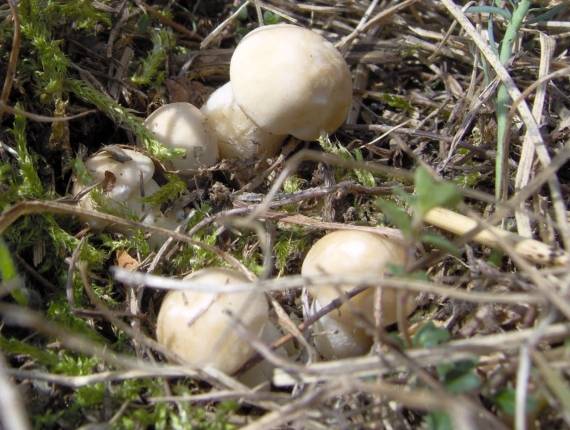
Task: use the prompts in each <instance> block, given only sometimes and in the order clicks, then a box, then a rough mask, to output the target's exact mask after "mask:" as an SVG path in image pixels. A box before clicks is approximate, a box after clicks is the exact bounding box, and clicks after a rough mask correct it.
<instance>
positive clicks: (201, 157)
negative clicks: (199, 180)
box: [144, 102, 218, 170]
mask: <svg viewBox="0 0 570 430" xmlns="http://www.w3.org/2000/svg"><path fill="white" fill-rule="evenodd" d="M144 125H145V127H146V128H148V129H149V130H150V131H152V132H153V133H154V135H155V136H156V138H157V139H158V141H159V142H160V143H162V144H163V145H164V146H166V147H168V148H173V149H184V150H185V151H186V153H185V155H183V156H182V157H177V158H173V159H172V160H170V162H171V164H172V166H173V167H174V169H177V170H186V169H192V170H194V169H199V168H202V167H209V166H212V165H213V164H215V163H216V162H217V161H218V147H217V144H216V141H215V139H214V137H213V136H212V132H211V131H210V130H209V129H208V127H207V125H206V118H205V117H204V115H203V114H202V112H200V109H198V108H197V107H196V106H194V105H191V104H190V103H182V102H180V103H170V104H166V105H164V106H161V107H159V108H158V109H156V110H155V111H154V112H153V113H151V114H150V115H149V116H148V118H147V119H146V120H145V122H144Z"/></svg>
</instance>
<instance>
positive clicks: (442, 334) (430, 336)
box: [413, 321, 451, 348]
mask: <svg viewBox="0 0 570 430" xmlns="http://www.w3.org/2000/svg"><path fill="white" fill-rule="evenodd" d="M450 338H451V336H450V334H449V332H448V331H447V330H446V329H444V328H440V327H437V326H436V325H435V324H434V323H433V321H428V322H427V323H426V324H424V325H423V326H422V328H420V329H419V330H418V331H417V333H416V334H415V336H414V339H413V344H414V346H416V347H420V348H433V347H435V346H437V345H439V344H442V343H445V342H447V341H448V340H449V339H450Z"/></svg>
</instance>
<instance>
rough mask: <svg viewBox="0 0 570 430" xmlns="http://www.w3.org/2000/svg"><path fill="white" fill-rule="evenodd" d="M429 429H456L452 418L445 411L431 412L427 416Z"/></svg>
mask: <svg viewBox="0 0 570 430" xmlns="http://www.w3.org/2000/svg"><path fill="white" fill-rule="evenodd" d="M426 424H427V428H428V430H454V429H453V426H452V425H451V424H452V423H451V418H449V415H447V414H446V413H445V412H439V411H438V412H430V413H429V414H428V415H427V416H426Z"/></svg>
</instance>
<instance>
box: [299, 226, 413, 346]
mask: <svg viewBox="0 0 570 430" xmlns="http://www.w3.org/2000/svg"><path fill="white" fill-rule="evenodd" d="M405 262H406V252H405V249H404V248H403V247H402V246H400V245H399V244H397V243H395V242H393V241H390V240H388V239H384V238H382V237H381V236H378V235H375V234H373V233H368V232H362V231H354V230H339V231H335V232H332V233H329V234H327V235H326V236H324V237H322V238H321V239H319V240H318V241H317V242H316V243H315V244H314V245H313V247H312V248H311V249H310V250H309V252H308V253H307V256H306V257H305V260H304V261H303V266H302V268H301V274H302V275H304V276H318V275H324V274H327V275H335V274H338V275H347V274H353V275H358V274H367V275H373V274H377V275H378V276H379V277H382V276H383V275H384V273H385V272H386V271H387V270H388V267H387V266H388V265H389V264H393V265H404V264H405ZM354 287H355V286H354V285H343V286H341V287H340V290H341V291H343V292H348V291H349V290H351V289H353V288H354ZM309 294H311V295H312V297H313V298H314V299H315V300H316V301H317V304H316V306H317V307H321V306H326V305H327V304H329V303H330V302H331V301H332V300H334V299H336V298H337V297H339V292H338V290H337V289H336V288H335V287H333V286H324V287H315V288H311V289H310V290H309ZM414 308H415V301H414V300H413V299H412V298H410V299H409V300H408V302H407V303H406V305H405V311H406V312H407V313H410V312H411V311H413V309H414ZM351 309H352V310H354V311H355V312H358V313H359V314H361V315H363V316H364V317H366V318H368V319H369V320H370V321H373V315H374V289H369V290H367V291H365V292H363V293H360V294H359V295H357V296H355V297H353V298H352V299H351V300H350V302H349V303H345V304H343V305H342V306H340V308H338V309H337V310H335V311H332V312H331V313H329V314H328V319H329V320H333V319H334V320H336V321H337V322H338V323H339V325H338V327H339V330H340V333H341V334H340V335H339V336H340V337H339V339H340V340H339V352H337V353H336V355H337V356H347V355H346V354H345V353H344V352H340V350H343V349H344V345H345V344H346V343H347V342H346V341H345V340H342V336H344V335H343V334H342V333H347V332H350V331H351V330H352V331H354V333H356V334H357V335H358V336H365V335H364V332H363V331H361V330H362V329H361V328H360V327H359V326H358V324H356V317H355V316H354V315H353V312H351ZM396 309H397V306H396V292H395V291H393V290H391V289H386V290H384V291H383V294H382V312H383V321H384V323H385V324H391V323H394V322H395V321H396V318H397V315H396ZM325 321H326V320H325ZM359 330H360V331H359ZM355 342H356V341H355ZM370 342H371V341H370ZM331 343H332V344H333V347H334V341H331ZM357 343H361V342H360V341H358V342H357ZM318 347H319V345H318V344H317V348H318ZM357 354H358V352H355V353H354V354H350V355H357ZM323 355H324V354H323Z"/></svg>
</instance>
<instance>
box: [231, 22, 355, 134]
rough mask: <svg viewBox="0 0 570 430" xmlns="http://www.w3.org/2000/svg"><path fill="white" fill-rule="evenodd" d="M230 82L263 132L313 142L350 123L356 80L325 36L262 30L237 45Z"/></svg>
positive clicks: (288, 28) (282, 28)
mask: <svg viewBox="0 0 570 430" xmlns="http://www.w3.org/2000/svg"><path fill="white" fill-rule="evenodd" d="M230 81H231V83H232V88H233V91H234V95H235V98H236V101H237V103H238V105H239V106H240V107H241V108H242V110H243V111H244V112H245V114H246V115H247V116H248V117H249V118H251V120H252V121H253V122H254V123H256V124H257V125H258V126H259V127H261V128H262V129H263V130H265V131H269V132H271V133H275V134H292V135H293V136H295V137H297V138H299V139H304V140H315V139H317V138H318V137H319V136H320V134H321V133H322V132H327V133H332V132H334V131H335V130H336V129H337V128H338V127H340V126H341V124H342V123H343V122H344V120H345V119H346V116H347V115H348V111H349V109H350V104H351V101H352V80H351V76H350V71H349V69H348V66H347V64H346V62H345V61H344V58H343V57H342V55H341V54H340V52H338V50H337V49H336V48H335V47H334V46H333V45H332V44H331V43H330V42H328V41H327V40H325V39H324V38H323V37H321V36H320V35H318V34H317V33H315V32H313V31H311V30H308V29H306V28H302V27H297V26H294V25H289V24H279V25H269V26H265V27H260V28H258V29H256V30H254V31H252V32H251V33H249V34H248V35H247V36H246V37H245V38H244V39H243V40H242V41H241V42H240V44H239V45H238V46H237V48H236V50H235V52H234V54H233V56H232V59H231V63H230Z"/></svg>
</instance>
